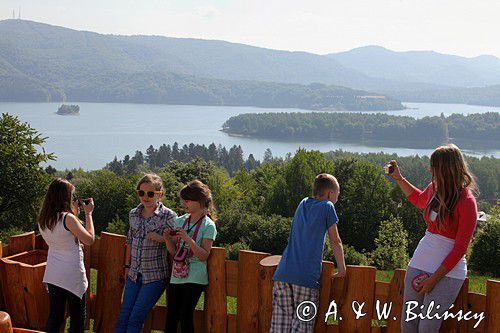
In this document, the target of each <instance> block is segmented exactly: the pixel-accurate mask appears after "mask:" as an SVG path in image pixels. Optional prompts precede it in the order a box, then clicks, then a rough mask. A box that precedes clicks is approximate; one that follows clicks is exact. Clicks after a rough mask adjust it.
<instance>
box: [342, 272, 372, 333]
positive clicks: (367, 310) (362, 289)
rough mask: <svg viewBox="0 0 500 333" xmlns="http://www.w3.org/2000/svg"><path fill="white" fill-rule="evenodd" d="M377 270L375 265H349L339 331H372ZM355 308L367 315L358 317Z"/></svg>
mask: <svg viewBox="0 0 500 333" xmlns="http://www.w3.org/2000/svg"><path fill="white" fill-rule="evenodd" d="M376 272H377V271H376V269H375V267H368V266H350V265H348V266H347V274H346V278H345V283H346V287H345V292H346V294H345V296H344V302H343V304H342V306H341V307H340V316H341V317H339V332H346V333H351V332H352V333H365V332H370V331H371V326H372V313H373V301H374V298H375V277H376ZM363 304H364V305H363ZM355 310H356V311H357V312H359V313H364V314H365V315H364V316H362V317H360V318H357V319H356V314H355ZM341 318H342V319H341Z"/></svg>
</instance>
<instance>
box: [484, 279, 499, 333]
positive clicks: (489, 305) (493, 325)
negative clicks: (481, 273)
mask: <svg viewBox="0 0 500 333" xmlns="http://www.w3.org/2000/svg"><path fill="white" fill-rule="evenodd" d="M485 314H486V332H488V333H499V332H500V281H493V280H488V282H487V283H486V313H485Z"/></svg>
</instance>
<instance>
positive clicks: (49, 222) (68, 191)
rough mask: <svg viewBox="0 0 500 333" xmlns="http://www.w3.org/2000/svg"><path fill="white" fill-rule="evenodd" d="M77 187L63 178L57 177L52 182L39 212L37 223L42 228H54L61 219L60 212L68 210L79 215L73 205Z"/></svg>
mask: <svg viewBox="0 0 500 333" xmlns="http://www.w3.org/2000/svg"><path fill="white" fill-rule="evenodd" d="M74 190H75V187H74V186H73V184H71V183H70V182H69V181H67V180H66V179H63V178H56V179H54V180H53V181H52V183H50V185H49V189H48V190H47V193H45V198H44V199H43V203H42V207H41V208H40V212H39V213H38V217H37V223H38V225H40V228H41V229H42V230H45V229H46V228H48V229H49V230H54V227H55V226H56V224H57V222H58V221H59V217H60V216H59V214H60V213H64V212H68V213H73V214H75V215H77V212H76V211H75V205H73V191H74Z"/></svg>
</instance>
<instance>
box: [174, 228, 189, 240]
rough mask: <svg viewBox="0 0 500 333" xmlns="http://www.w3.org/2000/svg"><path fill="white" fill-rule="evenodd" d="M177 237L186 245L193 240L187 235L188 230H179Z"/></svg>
mask: <svg viewBox="0 0 500 333" xmlns="http://www.w3.org/2000/svg"><path fill="white" fill-rule="evenodd" d="M177 236H178V237H179V238H181V239H183V240H184V241H185V242H186V243H187V242H188V241H189V240H190V239H191V237H189V235H188V234H187V232H186V230H184V229H182V228H177Z"/></svg>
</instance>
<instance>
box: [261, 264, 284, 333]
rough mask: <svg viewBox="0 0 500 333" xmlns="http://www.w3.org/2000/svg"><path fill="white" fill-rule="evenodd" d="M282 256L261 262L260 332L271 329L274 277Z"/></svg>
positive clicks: (265, 332) (263, 332)
mask: <svg viewBox="0 0 500 333" xmlns="http://www.w3.org/2000/svg"><path fill="white" fill-rule="evenodd" d="M280 259H281V256H270V257H266V258H264V259H262V260H261V261H260V262H259V266H260V267H259V280H258V290H259V300H258V304H259V315H258V320H259V332H260V333H267V332H269V329H270V328H271V318H272V313H273V284H274V282H273V275H274V272H275V271H276V268H277V267H278V264H279V261H280Z"/></svg>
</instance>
